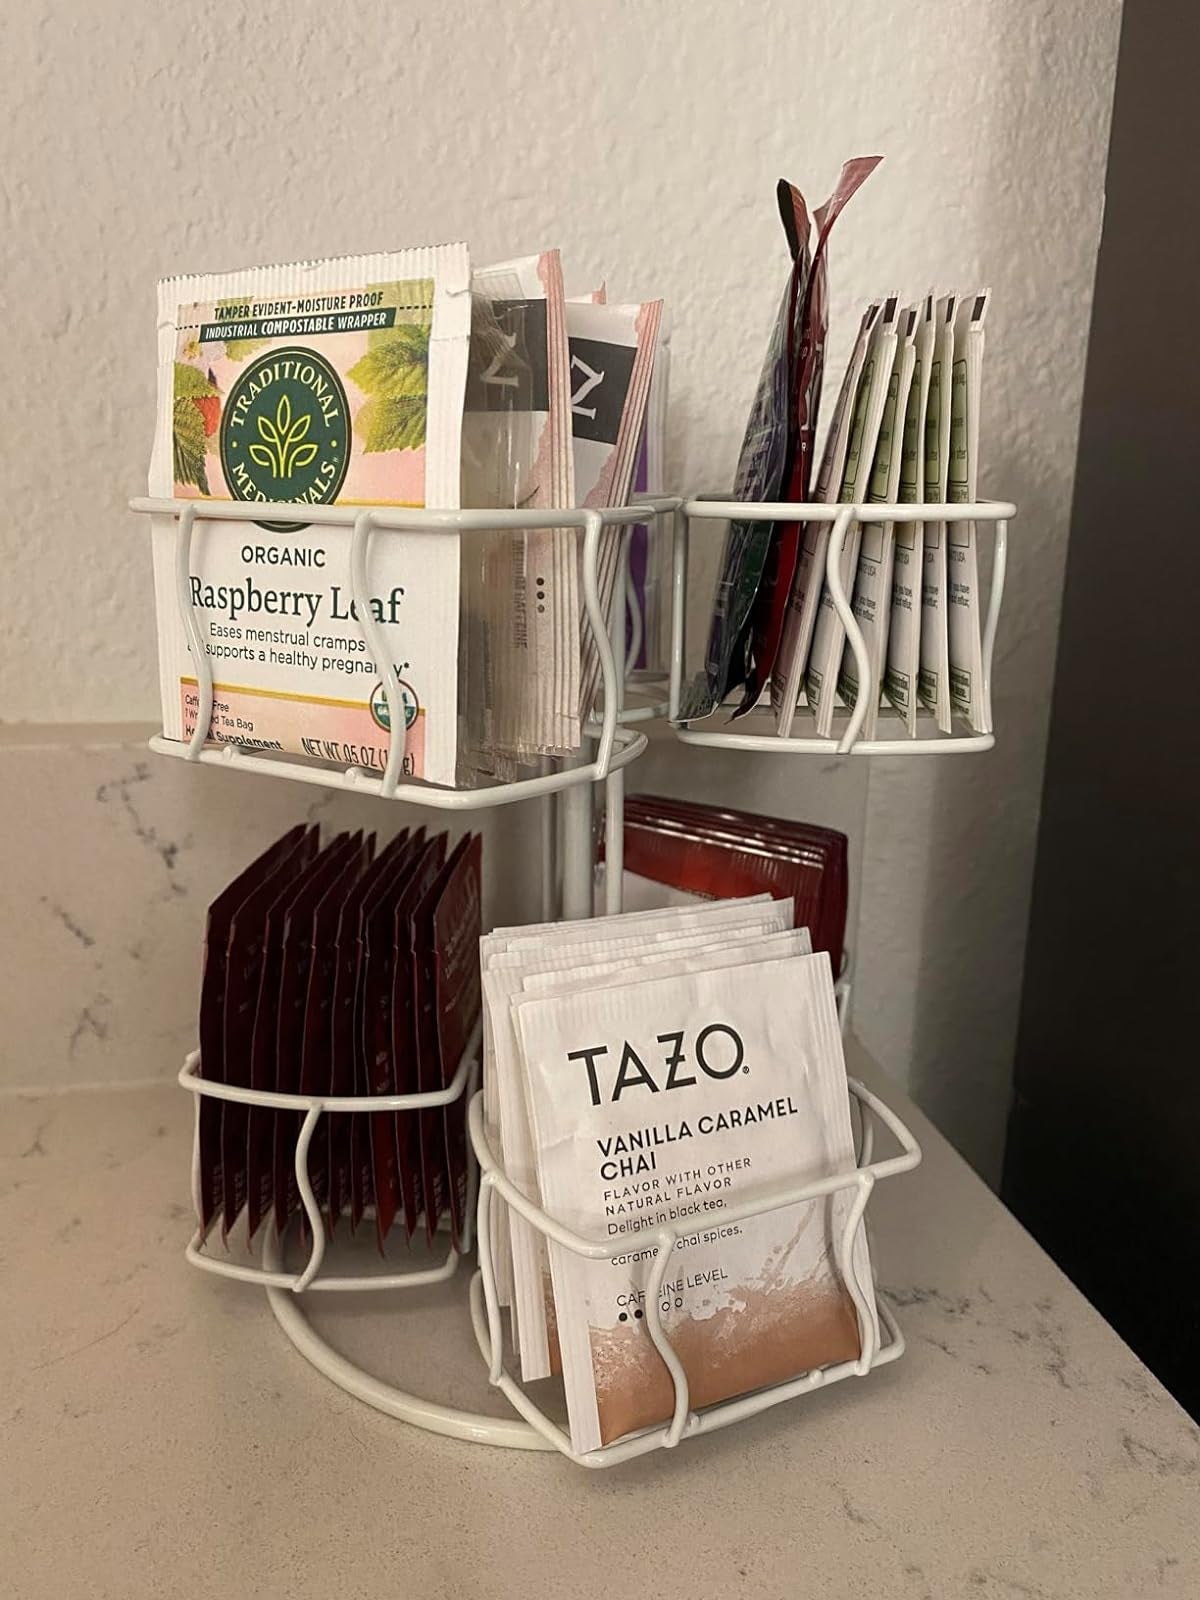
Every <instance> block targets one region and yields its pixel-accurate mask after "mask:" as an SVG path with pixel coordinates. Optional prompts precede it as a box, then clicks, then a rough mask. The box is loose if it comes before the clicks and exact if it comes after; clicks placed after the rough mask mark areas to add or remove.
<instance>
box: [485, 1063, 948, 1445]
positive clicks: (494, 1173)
mask: <svg viewBox="0 0 1200 1600" xmlns="http://www.w3.org/2000/svg"><path fill="white" fill-rule="evenodd" d="M848 1084H849V1089H850V1094H851V1097H852V1102H853V1103H854V1104H855V1105H856V1106H857V1108H858V1112H859V1129H860V1131H859V1142H858V1149H857V1151H856V1165H855V1168H854V1170H853V1171H852V1172H847V1173H839V1174H834V1175H832V1176H830V1177H826V1178H818V1179H812V1180H810V1181H809V1182H807V1183H801V1182H793V1183H784V1184H772V1185H770V1186H766V1187H763V1188H762V1189H759V1190H756V1191H755V1192H754V1193H752V1194H750V1195H748V1196H747V1197H746V1198H745V1199H744V1200H742V1201H741V1202H740V1203H738V1204H735V1205H729V1206H723V1207H722V1208H721V1212H720V1220H721V1221H722V1222H723V1223H724V1222H729V1223H735V1222H742V1221H745V1220H746V1219H747V1218H749V1217H754V1216H760V1215H762V1214H763V1213H764V1212H767V1211H773V1210H777V1209H779V1208H781V1207H784V1206H792V1205H800V1204H803V1203H804V1202H806V1201H813V1200H819V1199H822V1198H826V1197H828V1196H831V1195H833V1194H836V1193H838V1192H839V1191H844V1190H852V1191H853V1192H854V1199H853V1203H852V1205H851V1206H850V1209H849V1212H848V1214H847V1217H846V1220H845V1224H844V1226H843V1227H842V1229H841V1230H840V1232H839V1233H838V1234H837V1235H836V1237H835V1239H834V1259H835V1263H836V1266H837V1269H838V1272H839V1274H840V1276H841V1278H842V1281H843V1283H844V1284H845V1286H846V1288H847V1290H848V1292H849V1294H850V1297H851V1300H852V1301H853V1303H854V1309H855V1314H856V1317H857V1319H858V1330H859V1351H860V1353H859V1356H858V1359H857V1360H855V1361H842V1362H838V1363H836V1364H834V1365H831V1366H828V1367H819V1368H814V1369H813V1370H812V1371H811V1372H807V1373H804V1374H802V1375H801V1376H799V1377H797V1378H793V1379H790V1380H788V1381H787V1382H784V1383H779V1384H773V1385H771V1386H770V1387H768V1388H765V1389H761V1390H758V1391H756V1392H755V1393H753V1394H746V1395H739V1396H737V1397H736V1398H734V1399H730V1400H726V1401H722V1402H721V1403H720V1404H718V1405H714V1406H710V1407H708V1408H707V1409H706V1410H704V1411H702V1412H697V1411H693V1410H692V1409H691V1407H690V1396H689V1390H688V1380H687V1373H686V1372H685V1370H684V1367H683V1364H682V1362H681V1361H680V1359H679V1356H678V1354H677V1353H676V1351H675V1348H674V1346H673V1345H672V1343H671V1338H670V1335H669V1334H668V1332H667V1331H666V1329H665V1328H664V1327H663V1324H662V1318H661V1315H660V1311H659V1300H660V1294H661V1289H662V1284H663V1280H664V1278H665V1276H666V1272H667V1267H668V1265H669V1263H670V1260H671V1255H672V1252H673V1251H674V1250H675V1248H676V1246H677V1244H678V1242H679V1239H680V1237H681V1235H684V1234H686V1233H688V1232H689V1231H690V1227H691V1224H689V1223H688V1222H687V1221H685V1220H682V1219H681V1220H680V1222H679V1223H677V1224H666V1225H655V1224H650V1225H648V1226H646V1227H644V1228H640V1229H638V1230H636V1231H634V1232H633V1233H628V1234H622V1235H621V1236H620V1237H619V1238H617V1239H596V1238H590V1237H588V1236H587V1235H585V1234H582V1233H579V1232H577V1231H576V1230H574V1229H572V1228H568V1227H566V1226H565V1225H564V1224H563V1223H561V1222H559V1221H557V1220H556V1219H555V1218H553V1217H551V1216H550V1215H549V1214H548V1213H547V1212H546V1211H544V1210H543V1209H542V1208H541V1206H539V1205H537V1204H536V1202H534V1201H532V1200H530V1199H529V1198H528V1197H527V1196H526V1195H525V1194H523V1193H522V1192H521V1190H519V1189H518V1188H517V1187H516V1186H515V1185H514V1184H513V1183H512V1181H511V1180H510V1179H509V1178H508V1176H507V1175H506V1174H505V1172H504V1170H503V1168H502V1166H501V1164H500V1162H499V1161H498V1159H497V1157H496V1155H495V1153H494V1151H493V1150H492V1148H491V1145H490V1144H489V1142H488V1138H487V1133H486V1130H485V1128H484V1120H483V1097H482V1095H478V1094H477V1095H476V1096H475V1097H474V1098H473V1099H472V1101H471V1107H470V1113H469V1117H468V1126H469V1128H470V1133H471V1143H472V1145H473V1146H474V1149H475V1154H476V1156H477V1158H478V1160H479V1166H480V1179H479V1202H478V1206H479V1210H478V1217H477V1219H476V1227H475V1233H476V1240H477V1245H478V1250H479V1271H478V1272H477V1273H476V1274H475V1276H474V1278H473V1279H472V1282H471V1316H472V1321H473V1323H474V1327H475V1337H476V1339H477V1341H478V1344H479V1349H480V1353H481V1354H482V1356H483V1358H484V1360H485V1361H486V1362H487V1364H488V1380H489V1382H490V1383H491V1384H492V1385H493V1386H494V1387H495V1388H497V1389H499V1390H500V1391H501V1393H503V1394H504V1395H505V1396H506V1398H507V1399H508V1400H509V1401H511V1403H512V1404H513V1406H514V1407H515V1408H516V1410H517V1411H518V1412H520V1414H521V1416H522V1417H524V1418H525V1421H526V1422H527V1423H528V1424H529V1426H530V1427H531V1428H533V1429H534V1430H535V1431H536V1432H537V1433H538V1434H540V1435H541V1437H542V1438H543V1439H544V1440H545V1441H546V1442H547V1443H548V1444H549V1445H551V1446H552V1447H553V1448H554V1449H556V1450H559V1451H561V1452H562V1454H563V1455H565V1456H568V1457H570V1459H571V1460H572V1461H574V1462H576V1463H578V1464H579V1465H580V1466H585V1467H609V1466H615V1465H617V1464H618V1463H619V1462H622V1461H628V1460H630V1459H631V1458H632V1457H634V1456H640V1455H645V1454H647V1453H648V1452H649V1451H652V1450H658V1449H665V1450H670V1449H673V1448H674V1447H675V1446H676V1445H677V1444H679V1442H680V1441H681V1440H682V1439H685V1438H693V1437H695V1436H696V1435H698V1434H702V1433H711V1432H714V1431H715V1430H716V1429H718V1428H724V1427H728V1426H729V1424H730V1423H733V1422H740V1421H742V1420H743V1419H745V1418H746V1417H751V1416H755V1415H757V1413H758V1412H760V1411H766V1410H768V1409H769V1408H770V1407H772V1406H776V1405H780V1404H782V1403H783V1401H785V1400H790V1399H793V1398H795V1397H796V1396H798V1395H801V1394H806V1393H810V1392H811V1391H812V1390H813V1389H818V1388H822V1387H825V1386H827V1385H829V1384H831V1383H837V1382H839V1381H840V1380H841V1379H843V1378H849V1377H860V1378H861V1377H865V1376H866V1374H867V1373H868V1372H871V1371H873V1370H874V1369H875V1368H876V1367H879V1366H884V1365H886V1364H888V1363H889V1362H892V1361H896V1360H898V1359H899V1357H900V1356H901V1355H903V1353H904V1338H903V1335H902V1334H901V1332H900V1329H899V1326H898V1324H897V1322H896V1319H895V1317H894V1316H893V1314H892V1312H891V1310H890V1309H889V1308H888V1307H887V1306H886V1305H885V1304H884V1302H883V1301H882V1300H881V1299H879V1298H878V1297H876V1302H875V1303H876V1308H877V1310H878V1314H879V1321H880V1322H881V1323H882V1325H883V1329H884V1331H885V1333H886V1335H887V1337H886V1339H885V1340H884V1341H882V1342H881V1341H880V1339H879V1337H878V1333H877V1329H876V1324H875V1320H874V1318H872V1317H871V1315H870V1313H869V1309H868V1300H867V1295H866V1291H865V1289H864V1286H863V1284H862V1283H860V1282H859V1280H858V1276H857V1273H856V1270H855V1266H854V1259H853V1252H854V1244H855V1241H856V1239H857V1238H858V1235H859V1232H860V1229H861V1228H862V1226H863V1218H864V1214H865V1212H866V1207H867V1202H868V1200H869V1199H870V1197H871V1193H872V1191H873V1189H874V1187H875V1184H876V1183H877V1182H878V1181H879V1180H880V1179H881V1178H889V1177H894V1176H896V1175H897V1174H899V1173H902V1172H910V1171H912V1169H913V1168H914V1167H916V1166H917V1165H919V1163H920V1160H921V1149H920V1146H919V1145H918V1143H917V1141H916V1139H915V1138H914V1137H913V1135H912V1134H911V1133H910V1132H909V1130H908V1128H907V1127H905V1125H904V1123H903V1122H901V1120H900V1118H899V1117H898V1116H896V1114H895V1112H893V1111H892V1110H890V1108H889V1107H888V1106H887V1105H885V1104H884V1102H883V1101H882V1100H880V1099H879V1097H878V1096H877V1095H874V1094H872V1093H871V1091H870V1090H869V1089H867V1088H866V1087H865V1086H864V1085H863V1084H861V1083H859V1082H858V1080H857V1079H854V1078H851V1079H849V1080H848ZM877 1123H878V1124H881V1125H882V1126H883V1127H885V1128H886V1129H887V1130H888V1131H889V1132H890V1133H891V1134H892V1135H893V1137H894V1138H895V1140H896V1142H897V1143H898V1144H899V1146H900V1152H899V1154H898V1155H894V1156H889V1157H886V1158H884V1159H882V1160H875V1159H873V1157H874V1139H875V1125H876V1124H877ZM496 1196H499V1198H500V1199H501V1201H503V1203H504V1204H506V1205H507V1206H509V1207H510V1208H511V1209H512V1210H514V1211H516V1212H518V1213H519V1214H520V1215H521V1216H522V1217H523V1218H524V1219H525V1220H526V1221H527V1222H529V1223H530V1224H531V1225H532V1226H533V1227H534V1228H536V1229H537V1231H538V1232H539V1233H540V1234H542V1236H543V1237H544V1238H545V1239H547V1240H548V1241H552V1242H554V1243H556V1244H558V1245H561V1246H563V1247H564V1248H565V1249H567V1250H570V1251H573V1252H574V1253H575V1254H576V1255H579V1256H583V1257H585V1258H586V1259H588V1260H591V1261H611V1260H612V1259H613V1258H614V1257H616V1256H619V1255H621V1256H623V1255H627V1254H629V1253H630V1251H631V1250H634V1249H636V1248H637V1246H638V1243H639V1242H643V1243H649V1244H653V1245H654V1246H655V1247H656V1248H655V1256H654V1263H653V1266H652V1267H651V1270H650V1274H649V1278H648V1280H647V1283H646V1288H645V1297H644V1310H645V1326H646V1331H647V1333H648V1334H649V1337H650V1339H651V1341H652V1342H653V1344H654V1347H655V1349H656V1350H657V1351H658V1354H659V1355H660V1356H661V1357H662V1360H663V1363H664V1364H665V1366H666V1368H667V1370H668V1372H669V1373H670V1376H671V1384H672V1389H673V1394H674V1404H673V1409H672V1415H671V1419H670V1421H669V1422H667V1423H664V1424H663V1425H662V1426H660V1427H656V1428H649V1429H646V1430H644V1431H642V1432H640V1433H637V1434H634V1435H632V1436H630V1437H629V1438H625V1439H619V1440H617V1441H615V1442H614V1443H612V1444H608V1445H604V1446H602V1447H601V1448H600V1449H598V1450H590V1451H587V1452H584V1453H582V1454H581V1453H579V1452H577V1451H575V1450H574V1449H573V1448H572V1446H571V1440H570V1436H569V1434H568V1433H567V1432H566V1431H565V1430H564V1429H563V1428H561V1427H560V1426H559V1425H558V1424H557V1423H556V1422H554V1421H553V1420H552V1419H551V1418H550V1417H548V1416H547V1415H546V1413H545V1412H544V1411H543V1410H542V1409H541V1407H540V1406H538V1404H537V1403H536V1402H535V1401H534V1400H533V1399H532V1398H531V1396H530V1395H529V1394H528V1393H526V1391H525V1389H524V1388H523V1387H522V1386H521V1384H520V1383H519V1382H518V1381H517V1380H516V1379H515V1378H514V1377H513V1376H512V1375H511V1374H510V1373H509V1372H507V1371H506V1369H505V1366H504V1331H503V1322H502V1317H501V1311H500V1303H499V1299H498V1296H497V1291H496V1276H495V1263H494V1262H493V1260H492V1254H491V1239H492V1235H491V1226H490V1223H491V1207H492V1205H493V1204H494V1203H495V1197H496Z"/></svg>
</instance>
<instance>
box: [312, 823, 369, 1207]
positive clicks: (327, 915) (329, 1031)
mask: <svg viewBox="0 0 1200 1600" xmlns="http://www.w3.org/2000/svg"><path fill="white" fill-rule="evenodd" d="M374 853H375V835H374V834H373V833H372V834H368V835H367V837H366V838H365V839H364V840H363V841H362V843H361V844H360V846H359V847H358V849H357V850H356V851H354V852H353V854H352V855H351V858H350V859H349V860H348V861H347V862H346V863H345V864H344V865H343V867H342V869H341V871H340V873H339V874H338V876H337V877H336V878H335V879H334V880H333V881H332V882H331V883H330V884H329V886H328V888H327V889H326V890H325V893H324V894H323V895H322V897H321V900H320V902H319V904H318V905H317V906H316V908H315V910H314V911H313V916H312V924H311V927H310V930H309V937H310V939H311V943H312V957H311V960H310V962H309V969H308V992H307V994H306V995H305V999H304V1044H303V1048H302V1051H301V1058H300V1092H301V1094H312V1095H327V1094H330V1093H332V1087H333V980H334V970H335V967H336V962H337V928H338V918H339V917H340V916H341V911H342V903H343V901H344V900H345V898H346V896H347V895H348V894H349V892H350V890H351V889H352V888H353V886H354V884H356V883H357V882H358V880H359V878H360V877H361V876H362V875H363V873H364V872H366V871H367V869H368V867H369V866H370V864H371V859H372V857H373V855H374ZM328 1124H329V1114H328V1113H326V1115H325V1117H323V1118H322V1120H321V1122H320V1124H319V1125H318V1127H317V1131H316V1135H315V1137H314V1139H313V1142H312V1144H311V1145H310V1146H309V1153H308V1179H309V1182H310V1183H311V1184H312V1186H313V1192H314V1193H315V1194H316V1197H317V1200H318V1202H319V1204H321V1205H322V1206H324V1207H325V1208H326V1214H327V1215H328V1208H329V1126H328Z"/></svg>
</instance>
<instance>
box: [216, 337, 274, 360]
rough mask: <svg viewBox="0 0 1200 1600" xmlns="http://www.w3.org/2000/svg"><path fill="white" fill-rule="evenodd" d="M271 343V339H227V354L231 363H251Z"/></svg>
mask: <svg viewBox="0 0 1200 1600" xmlns="http://www.w3.org/2000/svg"><path fill="white" fill-rule="evenodd" d="M270 342H271V341H270V339H226V340H225V354H226V355H227V356H228V357H229V359H230V361H249V360H251V358H252V357H254V356H256V355H257V354H258V352H259V351H260V350H265V349H266V348H267V346H268V345H269V344H270Z"/></svg>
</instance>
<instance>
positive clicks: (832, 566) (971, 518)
mask: <svg viewBox="0 0 1200 1600" xmlns="http://www.w3.org/2000/svg"><path fill="white" fill-rule="evenodd" d="M1016 514H1017V508H1016V507H1015V506H1014V505H1012V504H1011V503H1010V502H1008V501H1003V500H985V501H978V502H973V503H970V504H966V505H935V504H932V503H924V504H920V505H877V504H871V505H845V504H838V505H835V504H829V505H825V504H820V503H810V502H807V501H804V502H801V501H795V502H791V503H788V502H765V501H755V502H751V501H738V500H730V499H716V498H713V497H709V496H705V497H702V498H699V499H686V500H684V501H682V502H681V504H680V508H679V512H678V515H677V519H676V525H675V555H674V569H673V609H672V614H671V630H672V631H671V683H670V700H669V716H670V718H671V721H672V723H673V724H674V731H675V736H676V738H677V739H679V740H680V741H681V742H682V743H683V744H691V745H704V746H707V747H709V748H710V749H725V750H741V751H743V752H745V751H754V752H755V753H758V754H764V755H782V754H787V753H791V754H794V755H795V754H798V755H825V756H829V755H839V756H848V755H855V756H931V755H934V756H943V755H969V754H972V753H977V752H979V751H983V750H990V749H991V748H992V746H993V745H994V744H995V742H996V741H995V736H994V735H993V734H991V733H971V732H963V731H962V730H961V729H960V728H957V727H956V728H955V729H954V731H952V732H951V733H939V732H938V731H937V729H936V727H935V726H933V725H932V718H931V717H929V716H927V715H922V716H921V717H920V719H919V723H918V725H919V727H920V730H921V731H920V732H919V733H918V735H917V737H915V738H908V737H907V736H905V735H904V734H901V735H900V736H899V737H895V738H876V739H863V738H861V737H860V734H861V732H862V726H863V722H864V720H865V718H866V715H867V697H866V695H865V694H864V695H859V697H858V700H857V702H856V704H855V706H854V708H853V709H852V710H850V709H848V708H846V707H842V708H841V709H839V710H838V711H837V712H836V713H835V716H836V717H837V719H838V722H839V723H840V725H841V726H840V731H839V733H838V735H837V737H834V738H828V739H824V738H818V737H816V736H815V735H803V734H800V735H796V734H792V735H787V736H783V735H780V734H778V733H776V731H775V729H774V726H773V724H772V726H771V728H770V730H769V731H767V732H764V731H763V723H764V720H765V719H767V718H769V717H770V716H771V712H770V710H769V708H764V709H759V708H756V709H755V710H753V711H751V712H750V713H749V715H748V716H746V717H745V718H742V719H740V720H739V721H738V722H737V723H735V724H733V725H732V726H730V725H729V722H728V708H726V710H725V711H724V712H720V711H718V712H717V713H716V714H715V715H714V717H712V718H709V719H706V720H705V721H703V722H685V721H681V720H680V715H679V714H680V708H681V706H682V705H683V695H684V687H685V685H684V664H685V661H686V659H687V641H686V630H687V583H688V547H689V539H690V532H691V524H692V522H693V521H696V522H709V523H713V522H715V523H718V524H724V523H727V522H730V521H732V520H735V519H736V520H739V521H743V522H775V523H778V522H783V523H804V522H828V523H831V524H832V527H831V529H830V536H829V540H828V542H827V544H826V550H825V583H826V586H827V588H828V591H829V596H830V599H831V600H832V601H833V604H834V608H835V610H836V611H837V614H838V616H839V617H840V619H841V621H842V625H843V626H844V628H845V630H846V641H847V643H848V645H849V647H850V649H851V650H852V652H853V654H854V659H855V663H856V665H857V668H858V681H859V682H860V683H869V682H870V681H871V676H872V674H871V668H870V657H869V654H868V651H867V642H866V640H865V639H864V638H863V632H862V629H861V628H860V627H859V625H858V620H857V618H856V617H855V615H854V611H853V608H852V606H851V604H850V599H849V597H848V596H847V594H846V586H845V584H844V583H843V582H842V574H841V557H842V550H843V547H844V546H845V542H846V540H847V538H848V537H849V535H850V531H851V529H852V528H853V527H854V524H855V523H856V522H945V523H956V522H973V523H974V524H975V525H976V527H977V528H978V527H980V526H982V527H990V528H991V529H992V531H993V547H992V581H991V591H990V594H989V598H988V607H987V613H986V616H985V617H984V622H983V630H982V641H981V642H982V654H983V681H982V684H981V701H982V705H983V708H984V718H983V720H984V722H985V724H986V726H988V727H991V725H992V710H991V708H992V657H993V653H994V650H995V644H996V629H997V627H998V625H999V622H1000V607H1001V604H1002V602H1003V599H1004V575H1005V568H1006V564H1007V553H1008V522H1009V519H1010V518H1011V517H1015V516H1016ZM800 704H801V713H800V714H801V715H803V714H804V706H805V702H804V699H803V696H802V697H801V702H800ZM721 715H725V716H726V722H725V723H724V724H722V725H721V726H715V725H714V724H715V722H716V717H717V716H721ZM880 715H881V720H885V721H887V720H892V721H895V720H896V713H895V712H894V711H893V710H892V708H891V706H890V705H887V704H886V702H885V703H884V704H883V705H882V706H881V707H880Z"/></svg>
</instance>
